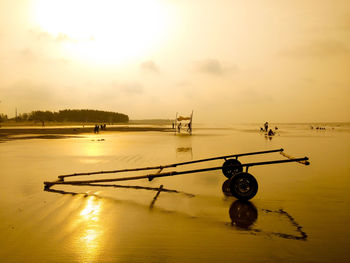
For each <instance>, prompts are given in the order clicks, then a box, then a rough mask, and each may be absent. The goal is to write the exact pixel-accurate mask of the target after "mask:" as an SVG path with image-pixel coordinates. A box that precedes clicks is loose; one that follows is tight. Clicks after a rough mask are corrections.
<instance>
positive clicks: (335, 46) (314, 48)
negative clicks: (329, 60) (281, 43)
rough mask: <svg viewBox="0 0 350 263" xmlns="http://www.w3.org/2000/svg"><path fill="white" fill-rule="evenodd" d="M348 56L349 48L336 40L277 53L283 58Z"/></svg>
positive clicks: (323, 41)
mask: <svg viewBox="0 0 350 263" xmlns="http://www.w3.org/2000/svg"><path fill="white" fill-rule="evenodd" d="M345 54H350V47H349V46H348V45H345V44H344V43H342V42H340V41H336V40H330V39H328V40H321V41H314V42H312V43H309V44H306V45H300V46H295V47H292V48H289V49H286V50H282V51H281V52H279V55H281V56H285V57H319V58H320V57H331V56H339V55H345Z"/></svg>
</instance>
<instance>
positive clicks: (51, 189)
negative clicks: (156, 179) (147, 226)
mask: <svg viewBox="0 0 350 263" xmlns="http://www.w3.org/2000/svg"><path fill="white" fill-rule="evenodd" d="M79 186H95V187H112V188H121V189H135V190H146V191H155V192H157V193H156V195H155V196H154V197H153V199H152V201H151V203H150V205H149V208H150V209H152V208H153V207H154V204H155V202H156V201H157V198H158V197H159V194H160V193H161V192H165V193H172V194H181V195H183V196H185V197H188V198H192V197H195V195H194V194H190V193H186V192H182V191H178V190H174V189H167V188H164V187H163V185H160V186H159V187H145V186H138V185H118V184H96V183H81V184H79ZM44 191H46V192H51V193H56V194H62V195H68V194H69V195H73V196H74V195H82V196H83V197H88V196H95V197H100V196H98V195H95V194H91V193H89V194H88V193H84V192H71V191H64V190H57V189H53V188H52V187H45V188H44Z"/></svg>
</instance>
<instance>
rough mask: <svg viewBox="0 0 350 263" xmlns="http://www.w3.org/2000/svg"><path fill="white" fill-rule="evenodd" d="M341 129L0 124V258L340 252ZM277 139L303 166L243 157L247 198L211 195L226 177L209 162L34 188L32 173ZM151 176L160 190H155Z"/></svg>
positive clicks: (348, 241) (140, 161) (180, 157)
mask: <svg viewBox="0 0 350 263" xmlns="http://www.w3.org/2000/svg"><path fill="white" fill-rule="evenodd" d="M349 131H350V130H349V124H332V125H329V126H327V127H326V130H322V131H320V130H315V129H311V128H310V124H288V125H279V130H278V132H277V133H276V135H275V136H272V137H269V136H266V135H265V134H264V133H261V132H259V126H256V125H253V124H252V125H246V124H244V125H243V124H242V125H231V126H225V127H214V126H206V125H202V126H200V127H197V129H196V126H195V127H194V132H193V135H192V136H189V135H185V134H182V135H174V133H173V132H172V131H171V129H169V127H168V126H141V125H140V126H136V125H130V126H128V125H125V126H119V127H108V126H107V130H106V131H101V132H100V133H98V134H94V133H93V127H84V128H83V127H47V128H33V127H24V128H11V129H10V128H6V127H2V128H1V129H0V134H1V136H2V137H0V138H2V140H1V141H0V167H1V181H2V183H1V186H0V222H1V225H0V233H1V235H0V260H1V261H2V262H214V261H220V262H235V261H236V262H271V261H273V262H333V261H336V262H349V261H350V253H349V251H348V247H349V246H350V238H349V237H350V228H349V227H348V222H349V220H350V210H349V207H350V196H349V194H348V189H349V186H350V178H349V172H350V166H349V165H350V164H349V159H350V132H349ZM280 148H283V149H284V150H285V152H286V153H288V154H289V155H291V156H293V157H304V156H307V157H309V158H310V165H309V166H305V165H302V164H299V163H286V164H272V165H266V166H265V165H263V166H256V167H251V168H249V173H251V174H252V175H253V176H254V177H255V178H256V179H257V181H258V185H259V189H258V193H257V195H256V196H255V197H254V198H253V199H251V200H250V201H249V202H241V201H238V200H237V199H235V198H234V197H232V196H225V195H224V194H223V192H222V184H223V182H224V181H225V180H226V177H224V176H223V174H222V173H221V171H220V170H218V171H207V172H201V173H194V174H187V175H179V176H169V177H164V178H155V179H153V180H152V181H148V180H146V179H145V180H137V181H136V180H135V181H130V182H120V183H119V182H118V183H110V184H111V185H112V186H109V187H104V186H70V185H56V186H52V187H51V188H50V189H46V191H45V190H44V184H43V182H44V181H55V180H57V176H59V175H65V174H71V173H76V172H93V171H108V170H116V169H125V168H137V167H145V166H153V165H165V164H170V163H177V162H186V161H191V160H197V159H202V158H211V157H215V156H222V155H229V154H237V153H246V152H253V151H265V150H272V149H280ZM281 159H285V158H284V157H283V156H282V155H280V154H279V153H270V154H265V155H259V156H245V157H240V158H239V160H240V161H241V162H242V163H249V162H257V161H269V160H281ZM222 163H223V161H222V160H215V161H212V162H210V163H196V164H192V165H190V166H189V167H178V168H169V169H168V170H166V171H171V170H177V171H181V170H184V169H201V168H206V167H210V166H220V165H222ZM146 173H147V172H129V173H126V174H125V175H120V176H134V175H142V174H146ZM114 177H118V175H113V174H102V175H92V176H82V177H80V178H79V179H98V178H114ZM67 180H68V178H67ZM72 180H77V179H72ZM161 186H162V188H163V189H165V190H167V191H159V189H160V187H161ZM156 195H157V196H156Z"/></svg>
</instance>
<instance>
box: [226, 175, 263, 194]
mask: <svg viewBox="0 0 350 263" xmlns="http://www.w3.org/2000/svg"><path fill="white" fill-rule="evenodd" d="M229 183H230V192H231V194H232V195H233V196H234V197H236V198H237V199H239V200H249V199H252V198H253V197H254V196H255V195H256V193H257V192H258V182H257V181H256V179H255V177H254V176H253V175H251V174H250V173H245V172H241V173H238V174H235V176H233V177H232V178H231V179H230V182H229Z"/></svg>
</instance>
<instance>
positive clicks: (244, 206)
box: [229, 200, 258, 229]
mask: <svg viewBox="0 0 350 263" xmlns="http://www.w3.org/2000/svg"><path fill="white" fill-rule="evenodd" d="M229 214H230V218H231V222H232V225H235V226H238V227H240V228H246V229H247V228H249V227H250V226H251V225H253V224H254V223H255V221H256V220H257V219H258V210H257V209H256V207H255V206H254V205H253V204H252V203H251V202H249V201H242V200H236V201H234V202H233V203H232V204H231V207H230V210H229Z"/></svg>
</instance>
